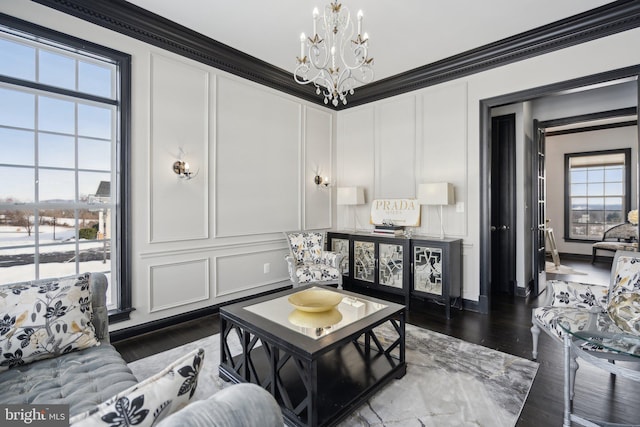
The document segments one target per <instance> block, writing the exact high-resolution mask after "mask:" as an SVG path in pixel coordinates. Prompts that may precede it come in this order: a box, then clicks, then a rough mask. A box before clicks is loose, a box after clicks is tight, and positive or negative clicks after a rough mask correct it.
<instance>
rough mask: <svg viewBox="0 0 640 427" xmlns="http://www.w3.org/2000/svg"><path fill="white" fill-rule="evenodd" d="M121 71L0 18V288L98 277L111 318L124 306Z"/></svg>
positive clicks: (121, 57) (53, 36) (97, 53)
mask: <svg viewBox="0 0 640 427" xmlns="http://www.w3.org/2000/svg"><path fill="white" fill-rule="evenodd" d="M129 64H130V57H129V56H128V55H125V54H122V53H119V52H115V51H112V50H110V49H107V48H103V47H100V46H96V45H93V44H91V43H88V42H85V41H80V40H78V39H75V38H72V37H69V36H64V35H60V34H59V33H54V32H51V31H49V30H46V29H44V28H42V27H38V26H35V25H32V24H29V23H27V22H25V21H20V20H17V19H14V18H11V17H7V16H4V15H3V16H0V153H1V154H0V182H2V185H1V186H0V283H11V282H17V281H24V280H34V279H43V278H49V277H61V276H66V275H70V274H77V273H83V272H103V273H105V274H106V275H107V277H108V279H109V289H110V292H109V294H108V297H107V304H108V307H109V309H110V314H113V316H112V319H113V320H117V319H118V318H119V317H120V318H126V317H127V316H128V311H130V309H131V297H130V294H131V290H130V285H129V280H128V270H129V268H128V252H129V251H128V246H129V242H128V241H127V239H125V238H124V237H125V236H126V235H127V234H126V233H124V230H125V229H126V227H127V225H128V219H127V218H128V214H127V212H128V209H129V208H128V203H127V194H128V190H127V187H126V183H127V182H128V172H127V170H126V168H124V167H123V165H126V162H127V157H128V141H127V138H128V133H127V129H128V123H129V118H128V115H129V106H128V105H127V103H128V99H129V93H128V92H129V84H128V82H129V80H130V76H129V69H130V65H129Z"/></svg>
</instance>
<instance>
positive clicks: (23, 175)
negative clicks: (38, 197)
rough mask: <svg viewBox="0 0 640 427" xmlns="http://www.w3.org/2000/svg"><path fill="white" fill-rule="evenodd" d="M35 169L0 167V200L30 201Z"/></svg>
mask: <svg viewBox="0 0 640 427" xmlns="http://www.w3.org/2000/svg"><path fill="white" fill-rule="evenodd" d="M34 177H35V171H34V169H33V168H17V167H11V166H7V167H0V182H3V183H7V182H10V183H11V185H0V202H6V203H32V202H33V201H34V195H35V183H34Z"/></svg>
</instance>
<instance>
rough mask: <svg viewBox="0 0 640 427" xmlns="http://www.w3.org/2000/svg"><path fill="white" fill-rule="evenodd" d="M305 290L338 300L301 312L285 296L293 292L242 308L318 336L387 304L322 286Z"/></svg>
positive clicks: (333, 330) (311, 335) (303, 332)
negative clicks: (322, 308) (323, 308)
mask: <svg viewBox="0 0 640 427" xmlns="http://www.w3.org/2000/svg"><path fill="white" fill-rule="evenodd" d="M309 289H310V290H319V289H322V290H324V291H326V292H331V293H335V294H336V295H339V296H341V297H342V301H341V302H340V303H339V304H338V305H337V306H336V307H335V308H332V309H330V310H326V311H322V312H317V313H314V312H305V311H302V310H298V309H296V308H295V307H294V306H293V305H291V303H290V302H289V297H290V296H291V295H293V294H290V295H283V296H281V297H277V298H274V299H270V300H267V301H263V302H259V303H256V304H252V305H249V306H247V307H245V308H244V309H245V310H248V311H250V312H252V313H255V314H257V315H259V316H262V317H264V318H265V319H268V320H270V321H272V322H275V323H277V324H279V325H281V326H284V327H285V328H289V329H291V330H293V331H296V332H298V333H300V334H302V335H306V336H308V337H310V338H313V339H319V338H322V337H323V336H325V335H328V334H330V333H333V332H335V331H337V330H338V329H340V328H343V327H345V326H347V325H351V324H353V323H354V322H356V321H358V320H361V319H364V318H365V317H367V316H369V315H371V314H373V313H375V312H377V311H380V310H382V309H383V308H386V307H387V304H383V303H380V302H375V301H372V300H370V299H369V298H368V297H365V296H362V295H358V296H350V295H344V294H342V293H340V292H339V291H337V290H333V289H328V288H325V287H322V288H320V287H312V288H309ZM305 291H306V289H305V290H298V292H305Z"/></svg>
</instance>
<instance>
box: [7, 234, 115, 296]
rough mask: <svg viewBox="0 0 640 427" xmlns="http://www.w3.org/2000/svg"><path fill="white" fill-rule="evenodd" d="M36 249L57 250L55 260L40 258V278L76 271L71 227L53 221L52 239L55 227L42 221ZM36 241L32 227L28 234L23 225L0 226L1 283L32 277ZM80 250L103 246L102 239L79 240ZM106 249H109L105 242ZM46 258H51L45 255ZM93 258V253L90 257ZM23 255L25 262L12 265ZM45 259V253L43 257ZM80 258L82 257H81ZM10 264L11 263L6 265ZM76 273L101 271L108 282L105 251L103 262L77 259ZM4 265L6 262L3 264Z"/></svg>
mask: <svg viewBox="0 0 640 427" xmlns="http://www.w3.org/2000/svg"><path fill="white" fill-rule="evenodd" d="M38 235H39V245H40V247H39V253H40V254H42V255H44V254H49V255H51V254H56V253H59V254H60V255H59V256H58V257H55V259H59V261H58V262H41V263H40V275H39V276H40V278H47V277H62V276H68V275H72V274H76V254H75V250H76V241H75V230H74V228H73V227H66V226H62V225H56V227H55V239H54V227H53V226H52V225H41V226H40V227H39V233H38ZM34 245H35V228H33V229H32V232H31V236H29V235H28V233H27V231H26V229H25V228H24V227H16V226H8V225H2V226H0V284H5V283H14V282H22V281H25V280H33V279H34V278H35V266H34V264H33V261H32V257H33V254H34ZM78 245H79V251H80V254H83V253H89V252H93V253H96V252H100V253H102V251H104V250H105V242H104V241H103V240H85V239H81V240H80V241H79V242H78ZM106 251H107V253H108V252H109V251H110V247H109V245H107V246H106ZM47 258H48V259H54V258H52V257H47ZM93 258H95V256H94V257H93ZM21 259H25V260H27V261H25V263H24V264H22V265H15V264H16V261H17V260H21ZM43 259H45V257H43ZM80 259H82V257H80ZM8 264H11V265H10V266H6V265H8ZM77 264H78V271H77V272H78V273H85V272H102V273H105V274H106V275H107V278H108V279H109V283H111V260H110V259H109V256H108V255H107V260H106V262H103V260H102V259H100V260H91V261H80V262H78V263H77ZM3 265H5V266H4V267H3ZM110 301H111V292H108V295H107V304H109V303H110Z"/></svg>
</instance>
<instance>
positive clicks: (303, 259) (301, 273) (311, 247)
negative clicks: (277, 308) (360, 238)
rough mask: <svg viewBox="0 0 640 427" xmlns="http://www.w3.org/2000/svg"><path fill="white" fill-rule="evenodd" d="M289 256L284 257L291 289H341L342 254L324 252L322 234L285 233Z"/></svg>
mask: <svg viewBox="0 0 640 427" xmlns="http://www.w3.org/2000/svg"><path fill="white" fill-rule="evenodd" d="M285 236H286V237H287V243H288V244H289V255H287V256H285V260H286V261H287V264H288V267H289V278H290V279H291V283H292V284H293V287H294V288H295V287H298V286H300V285H302V284H309V283H316V284H323V285H328V284H337V285H338V289H342V267H341V261H342V254H339V253H337V252H330V251H325V250H324V233H319V232H304V231H294V232H286V233H285Z"/></svg>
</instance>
